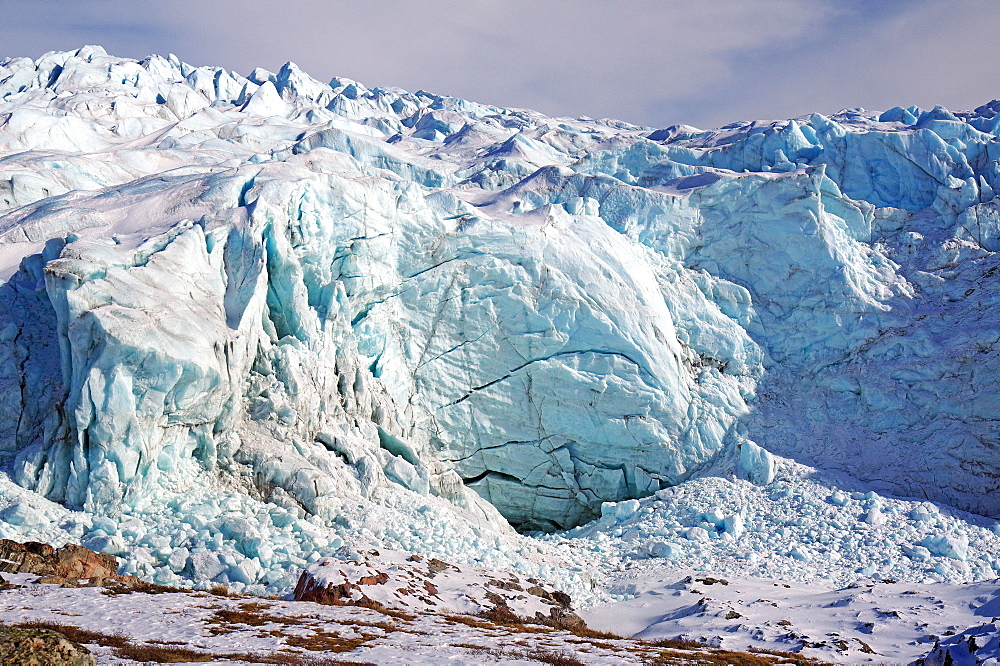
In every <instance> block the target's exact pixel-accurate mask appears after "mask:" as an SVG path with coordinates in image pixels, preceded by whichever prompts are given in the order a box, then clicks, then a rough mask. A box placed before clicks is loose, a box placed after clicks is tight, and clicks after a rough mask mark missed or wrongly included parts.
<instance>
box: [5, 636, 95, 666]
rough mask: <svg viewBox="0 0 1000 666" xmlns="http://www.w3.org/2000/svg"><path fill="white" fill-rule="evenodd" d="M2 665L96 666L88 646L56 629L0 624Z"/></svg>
mask: <svg viewBox="0 0 1000 666" xmlns="http://www.w3.org/2000/svg"><path fill="white" fill-rule="evenodd" d="M0 664H11V665H13V664H17V665H18V666H96V664H97V661H96V660H95V659H94V657H93V655H91V654H90V651H89V650H87V648H85V647H83V646H81V645H77V644H76V643H74V642H73V641H71V640H69V639H68V638H66V637H65V636H63V635H62V634H60V633H59V632H57V631H52V630H50V629H38V628H33V627H32V628H29V627H4V626H0Z"/></svg>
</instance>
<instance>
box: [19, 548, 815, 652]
mask: <svg viewBox="0 0 1000 666" xmlns="http://www.w3.org/2000/svg"><path fill="white" fill-rule="evenodd" d="M378 555H379V557H380V558H381V559H380V560H379V561H380V564H379V566H380V567H381V570H376V569H375V568H374V566H373V562H372V560H371V557H370V558H368V559H364V558H361V559H359V561H357V562H352V563H345V562H340V561H335V560H331V559H328V558H327V559H324V560H321V561H319V562H318V563H316V564H315V565H314V566H312V567H310V568H309V569H308V570H307V571H305V572H303V575H302V578H301V580H300V585H299V586H298V589H297V592H296V596H297V597H298V599H297V600H287V599H277V598H270V599H266V598H260V597H248V596H240V595H233V594H229V593H228V591H227V590H226V589H224V588H222V587H217V588H214V589H212V590H210V591H193V590H181V589H175V588H169V587H165V586H159V585H154V584H150V583H146V582H143V581H141V580H139V579H137V578H135V577H133V576H122V575H117V574H116V573H115V570H116V568H117V561H116V559H115V558H114V557H112V556H109V555H104V554H100V553H95V552H93V551H90V550H88V549H86V548H82V547H79V546H72V545H70V546H66V547H63V548H60V549H53V548H52V547H51V546H47V545H45V544H39V543H27V544H20V543H16V542H12V541H5V540H0V570H3V571H6V572H7V573H6V574H5V576H4V578H3V579H2V582H0V618H2V620H0V662H2V663H4V664H39V665H40V666H41V665H43V664H44V665H46V666H52V665H55V664H66V665H77V664H79V665H80V666H86V665H88V664H93V663H97V664H133V663H182V662H212V663H233V664H236V663H240V664H244V663H255V664H352V663H353V664H358V663H364V664H369V663H370V664H390V663H407V664H439V663H443V662H447V663H451V664H479V663H494V662H496V663H512V664H516V663H549V664H565V665H573V664H622V663H633V664H686V663H702V664H752V665H757V664H761V665H763V664H779V663H786V664H805V663H818V662H815V661H814V660H811V659H808V658H806V657H802V656H798V655H793V654H789V653H785V654H782V653H777V652H756V653H741V652H736V651H731V650H725V649H716V648H711V647H709V646H707V645H700V644H697V643H693V642H687V641H679V640H670V639H660V640H653V641H643V640H635V639H624V638H620V637H618V636H615V635H614V634H611V633H605V632H598V631H594V630H592V629H589V628H587V626H586V625H585V624H584V622H583V621H582V619H581V618H580V617H579V616H578V615H576V614H575V613H574V612H573V611H572V609H571V600H570V599H569V597H568V596H567V595H565V594H563V593H561V592H558V591H555V590H551V589H547V588H546V586H544V585H542V584H541V583H540V581H534V580H526V581H522V580H520V579H518V578H517V577H516V576H513V575H508V576H506V577H505V578H502V579H501V578H490V577H488V576H486V575H484V574H483V573H482V572H476V571H465V572H463V571H462V570H461V569H459V568H458V567H454V566H452V565H449V564H447V563H445V562H441V561H439V560H424V559H423V558H420V557H416V556H411V557H409V558H406V559H405V560H401V559H400V558H398V557H397V558H396V560H395V561H393V558H392V557H391V556H388V555H382V554H378ZM455 608H461V609H464V610H465V611H466V612H454V611H453V609H455ZM533 608H534V609H540V610H535V613H534V615H528V613H527V611H530V610H531V609H533ZM543 610H547V612H542V611H543Z"/></svg>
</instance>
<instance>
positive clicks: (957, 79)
mask: <svg viewBox="0 0 1000 666" xmlns="http://www.w3.org/2000/svg"><path fill="white" fill-rule="evenodd" d="M998 35H1000V1H997V0H947V1H945V0H837V1H834V0H761V1H756V0H743V1H736V0H733V1H730V0H711V1H708V0H705V1H698V0H687V1H672V0H661V1H653V0H604V1H598V0H576V1H570V0H523V1H522V0H493V1H487V0H462V1H459V0H441V1H435V0H368V1H367V2H354V1H336V0H274V1H273V2H260V1H258V0H197V1H196V0H160V1H159V2H145V1H143V0H58V1H53V0H0V57H4V56H15V55H16V56H29V57H32V58H36V57H38V56H39V55H41V54H42V53H44V52H46V51H50V50H69V49H75V48H78V47H80V46H82V45H84V44H101V45H102V46H104V47H105V48H106V49H107V50H108V52H109V53H112V54H114V55H120V56H128V57H134V58H142V57H144V56H146V55H148V54H150V53H160V54H164V55H166V54H167V53H175V54H176V55H177V56H178V57H179V58H181V59H182V60H184V61H186V62H189V63H191V64H194V65H220V66H223V67H226V68H228V69H232V70H236V71H238V72H240V73H242V74H247V73H248V72H249V71H250V70H252V69H253V68H254V67H256V66H261V67H265V68H267V69H270V70H272V71H273V70H277V69H278V68H279V67H280V66H281V65H282V64H283V63H284V62H286V61H288V60H291V61H293V62H295V63H296V64H298V65H299V66H300V67H301V68H302V69H304V70H305V71H307V72H308V73H310V74H311V75H313V76H314V77H315V78H318V79H320V80H323V81H327V80H329V79H330V78H331V77H333V76H346V77H349V78H352V79H356V80H358V81H360V82H362V83H364V84H365V85H367V86H369V87H375V86H380V85H381V86H399V87H401V88H406V89H408V90H413V91H415V90H418V89H424V90H429V91H432V92H436V93H441V94H447V95H454V96H457V97H464V98H467V99H471V100H475V101H478V102H485V103H491V104H497V105H501V106H513V107H528V108H533V109H537V110H539V111H542V112H544V113H547V114H550V115H569V116H580V115H587V116H592V117H613V118H620V119H623V120H628V121H631V122H635V123H639V124H644V125H650V126H659V127H662V126H666V125H671V124H674V123H687V124H690V125H696V126H700V127H714V126H718V125H722V124H725V123H728V122H732V121H734V120H741V119H758V118H759V119H767V118H787V117H792V116H797V115H801V114H803V113H807V112H811V111H819V112H822V113H832V112H835V111H838V110H840V109H842V108H845V107H852V106H863V107H865V108H868V109H872V110H881V109H885V108H889V107H892V106H895V105H897V104H900V105H903V106H908V105H910V104H917V105H920V106H924V107H929V106H933V105H934V104H944V105H945V106H947V107H948V108H951V109H955V110H960V109H969V108H973V107H975V106H978V105H979V104H982V103H984V102H987V101H989V100H991V99H993V98H994V97H1000V48H998V44H1000V36H998Z"/></svg>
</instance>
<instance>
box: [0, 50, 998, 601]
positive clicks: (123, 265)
mask: <svg viewBox="0 0 1000 666" xmlns="http://www.w3.org/2000/svg"><path fill="white" fill-rule="evenodd" d="M998 111H1000V103H997V102H993V103H991V104H989V105H986V106H983V107H980V108H979V109H976V110H975V111H972V112H968V113H957V114H956V113H951V112H949V111H947V110H945V109H943V108H940V107H938V108H935V109H932V110H923V109H919V108H916V107H909V108H895V109H892V110H889V111H886V112H885V113H882V114H881V115H872V114H869V113H866V112H864V111H862V110H847V111H844V112H841V113H839V114H837V115H835V116H832V117H824V116H821V115H818V114H815V115H812V116H808V117H802V118H797V119H793V120H787V121H778V122H748V123H736V124H733V125H729V126H726V127H724V128H721V129H718V130H713V131H701V130H697V129H695V128H691V127H687V126H675V127H671V128H668V129H661V130H653V129H651V128H643V127H636V126H633V125H629V124H627V123H623V122H618V121H610V120H591V119H586V118H581V119H568V118H548V117H545V116H542V115H541V114H538V113H535V112H532V111H526V110H518V109H502V108H496V107H490V106H484V105H480V104H475V103H472V102H467V101H464V100H460V99H455V98H449V97H441V96H437V95H433V94H430V93H426V92H419V93H416V94H411V93H407V92H404V91H402V90H398V89H374V90H369V89H367V88H365V87H364V86H362V85H361V84H359V83H356V82H354V81H350V80H347V79H334V80H333V81H331V82H330V83H329V84H324V83H321V82H319V81H316V80H314V79H312V78H311V77H309V76H308V75H306V74H305V73H303V72H302V71H300V70H299V69H298V68H297V67H295V65H293V64H288V65H286V66H284V67H283V68H282V69H281V70H280V71H279V72H278V73H276V74H275V73H271V72H267V71H265V70H261V69H258V70H255V71H254V72H253V73H251V74H250V75H249V76H248V77H246V78H244V77H243V76H240V75H237V74H234V73H231V72H227V71H225V70H222V69H219V68H212V67H197V68H196V67H191V66H189V65H187V64H184V63H181V62H179V61H178V60H177V59H176V58H174V57H173V56H171V57H169V58H162V57H159V56H150V57H149V58H147V59H145V60H142V61H138V62H137V61H134V60H128V59H122V58H115V57H111V56H108V55H107V54H106V53H105V52H104V51H103V50H102V49H100V48H99V47H85V48H83V49H81V50H79V51H76V52H67V53H50V54H47V55H45V56H43V57H42V58H40V59H39V60H37V61H31V60H28V59H25V58H13V59H10V58H8V59H6V60H2V61H0V277H2V279H3V280H4V282H3V283H2V285H0V293H2V296H0V358H2V363H0V463H2V469H3V470H4V474H3V475H2V476H0V537H13V538H19V539H24V538H36V539H42V540H46V541H50V542H56V543H58V542H62V541H67V540H72V541H81V542H82V543H84V544H85V545H88V546H90V547H92V548H95V549H98V550H103V551H106V552H111V553H114V554H116V555H120V556H121V557H123V560H124V562H125V564H124V568H125V571H127V572H129V573H137V574H139V575H142V576H145V577H147V578H151V579H153V580H156V581H157V582H161V583H168V584H197V585H206V584H208V583H210V582H213V581H214V582H224V583H227V584H229V585H231V586H233V587H235V588H236V589H246V590H248V591H251V592H263V591H265V590H267V589H269V590H271V591H287V590H288V589H289V588H290V587H291V586H292V584H293V583H294V580H295V578H296V576H297V575H298V572H299V570H300V569H301V567H303V566H304V565H305V564H306V563H308V562H312V561H315V560H316V559H318V558H320V557H325V556H328V555H331V554H332V553H334V552H340V553H343V552H345V550H344V548H345V545H346V548H348V549H350V548H362V547H367V546H369V545H374V546H382V547H387V548H393V549H397V550H405V551H414V552H420V553H426V554H433V555H436V556H438V557H441V558H443V559H446V560H447V559H450V560H452V561H459V562H475V563H477V564H480V565H483V566H493V567H497V568H505V567H506V568H516V569H519V570H521V571H523V572H526V573H528V574H531V575H539V576H544V577H547V578H549V579H551V580H552V581H553V582H555V583H556V584H558V585H561V586H562V587H563V588H564V589H567V590H568V591H570V592H571V593H573V594H574V595H575V596H576V598H577V600H578V601H580V602H583V603H586V602H588V601H599V600H605V599H607V598H609V595H611V594H619V593H620V592H621V590H620V589H618V588H615V590H617V592H616V591H609V589H608V588H606V587H604V586H602V581H603V578H602V576H603V574H602V573H600V572H603V571H607V570H610V569H614V568H615V567H618V568H624V567H627V566H631V565H633V564H635V563H637V562H645V563H647V564H649V563H660V564H663V565H665V566H677V567H691V566H697V567H702V568H703V569H705V570H712V571H719V572H726V571H739V572H741V573H745V574H753V575H759V576H775V577H782V578H785V579H791V580H800V581H810V580H817V579H821V578H822V579H826V580H829V581H831V582H832V583H846V582H849V581H852V580H854V579H856V578H858V577H864V576H876V577H877V576H882V577H890V576H891V577H894V578H897V579H900V580H914V581H925V580H927V581H936V580H950V581H965V580H981V579H987V578H994V577H996V576H997V573H996V571H997V570H998V569H1000V555H998V554H997V553H1000V538H998V537H997V535H996V534H995V532H994V530H995V529H996V522H995V521H994V520H992V519H991V518H988V517H987V516H993V515H996V514H998V513H1000V493H997V492H996V490H997V487H998V483H1000V482H998V479H1000V448H998V444H1000V441H998V440H1000V430H998V419H1000V385H998V381H1000V379H998V378H1000V372H998V370H1000V354H998V353H997V342H998V339H1000V318H998V317H997V315H996V312H997V307H998V305H1000V303H998V301H1000V292H998V289H997V285H998V281H1000V275H997V273H998V265H1000V258H998V257H1000V255H998V254H996V253H997V251H998V250H1000V209H998V205H1000V204H998V199H997V198H996V197H995V195H994V192H995V191H996V190H997V188H998V187H1000V143H998V139H997V135H998V134H1000V114H998ZM512 525H513V526H514V527H517V528H519V529H520V530H521V531H522V532H525V531H527V532H533V531H537V532H545V533H553V532H554V534H549V535H547V536H541V535H538V538H528V537H525V536H521V535H520V534H518V533H517V532H515V531H514V530H513V529H512V528H511V526H512ZM567 530H568V531H567ZM619 596H620V594H619Z"/></svg>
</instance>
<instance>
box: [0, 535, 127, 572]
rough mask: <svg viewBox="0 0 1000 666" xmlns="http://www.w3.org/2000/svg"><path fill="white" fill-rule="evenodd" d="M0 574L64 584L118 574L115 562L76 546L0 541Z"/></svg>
mask: <svg viewBox="0 0 1000 666" xmlns="http://www.w3.org/2000/svg"><path fill="white" fill-rule="evenodd" d="M0 571H3V572H5V573H30V574H39V575H40V576H45V577H51V578H56V579H67V580H70V579H72V580H78V579H81V578H87V579H89V578H109V577H111V576H114V575H116V574H117V573H118V558H116V557H114V556H113V555H107V554H105V553H95V552H94V551H92V550H90V549H89V548H84V547H83V546H77V545H76V544H66V545H65V546H63V547H62V548H53V547H52V546H50V545H48V544H46V543H38V542H37V541H28V542H25V543H18V542H17V541H10V540H9V539H0ZM43 582H59V581H58V580H50V581H43Z"/></svg>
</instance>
